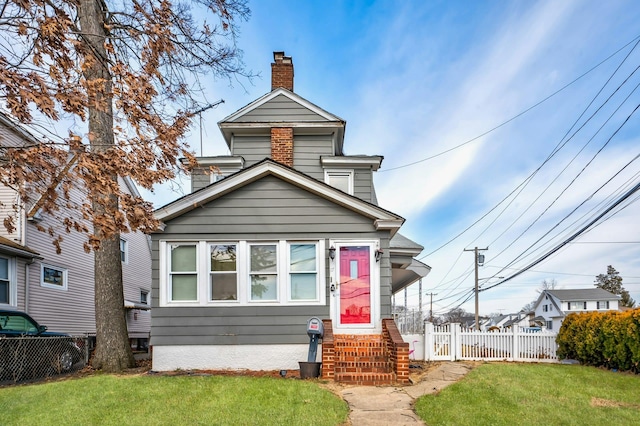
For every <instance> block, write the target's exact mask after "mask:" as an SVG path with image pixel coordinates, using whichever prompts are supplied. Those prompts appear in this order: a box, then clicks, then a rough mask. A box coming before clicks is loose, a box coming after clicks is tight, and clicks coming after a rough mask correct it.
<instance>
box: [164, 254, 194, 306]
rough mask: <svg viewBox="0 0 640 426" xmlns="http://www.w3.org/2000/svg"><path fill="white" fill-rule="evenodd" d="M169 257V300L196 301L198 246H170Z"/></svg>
mask: <svg viewBox="0 0 640 426" xmlns="http://www.w3.org/2000/svg"><path fill="white" fill-rule="evenodd" d="M169 250H170V255H169V300H170V301H172V302H176V301H181V302H187V301H190V302H196V301H197V300H198V246H197V245H196V244H171V245H170V249H169Z"/></svg>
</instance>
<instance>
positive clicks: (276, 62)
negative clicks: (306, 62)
mask: <svg viewBox="0 0 640 426" xmlns="http://www.w3.org/2000/svg"><path fill="white" fill-rule="evenodd" d="M279 87H282V88H285V89H287V90H290V91H292V92H293V61H292V60H291V56H284V52H273V63H272V64H271V90H275V89H277V88H279Z"/></svg>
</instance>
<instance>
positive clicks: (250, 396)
mask: <svg viewBox="0 0 640 426" xmlns="http://www.w3.org/2000/svg"><path fill="white" fill-rule="evenodd" d="M348 412H349V409H348V407H347V404H346V403H345V402H344V401H342V400H341V399H340V398H339V397H338V396H336V395H334V394H332V393H331V392H329V391H327V390H324V389H321V388H320V387H319V386H318V385H317V384H316V383H314V382H308V381H302V380H293V379H274V378H267V377H227V376H148V375H142V376H113V375H97V376H92V377H88V378H82V379H76V380H66V381H58V382H51V383H44V384H36V385H29V386H17V387H12V388H3V389H0V424H1V425H3V426H9V425H119V426H122V425H128V424H144V425H171V424H172V425H183V424H188V425H293V424H295V425H339V424H342V423H343V422H345V421H346V419H347V414H348Z"/></svg>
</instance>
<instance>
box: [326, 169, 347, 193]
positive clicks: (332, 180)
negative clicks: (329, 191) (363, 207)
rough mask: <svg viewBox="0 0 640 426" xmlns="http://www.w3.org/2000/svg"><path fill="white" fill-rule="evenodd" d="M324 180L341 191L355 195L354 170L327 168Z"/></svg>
mask: <svg viewBox="0 0 640 426" xmlns="http://www.w3.org/2000/svg"><path fill="white" fill-rule="evenodd" d="M324 181H325V183H327V184H328V185H331V186H333V187H334V188H336V189H339V190H340V191H343V192H346V193H347V194H350V195H353V170H325V171H324Z"/></svg>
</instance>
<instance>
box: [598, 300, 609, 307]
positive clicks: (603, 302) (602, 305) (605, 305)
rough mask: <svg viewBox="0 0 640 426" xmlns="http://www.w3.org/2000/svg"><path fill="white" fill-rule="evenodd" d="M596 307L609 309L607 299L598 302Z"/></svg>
mask: <svg viewBox="0 0 640 426" xmlns="http://www.w3.org/2000/svg"><path fill="white" fill-rule="evenodd" d="M598 309H609V301H608V300H605V301H602V302H598Z"/></svg>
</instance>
